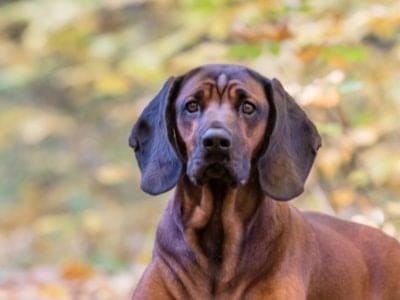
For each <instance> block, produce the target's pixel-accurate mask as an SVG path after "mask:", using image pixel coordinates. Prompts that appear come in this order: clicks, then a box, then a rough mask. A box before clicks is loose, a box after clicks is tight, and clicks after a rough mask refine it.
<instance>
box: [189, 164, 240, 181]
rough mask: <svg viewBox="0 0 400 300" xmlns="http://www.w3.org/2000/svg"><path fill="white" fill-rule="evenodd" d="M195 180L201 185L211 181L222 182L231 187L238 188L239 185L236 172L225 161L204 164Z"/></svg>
mask: <svg viewBox="0 0 400 300" xmlns="http://www.w3.org/2000/svg"><path fill="white" fill-rule="evenodd" d="M194 179H195V182H196V183H197V184H199V185H203V184H206V183H208V182H209V181H221V182H224V183H226V184H228V185H230V186H236V185H237V183H238V179H237V176H236V174H235V172H234V170H233V169H232V167H231V166H230V165H229V163H228V162H225V161H223V160H221V161H213V162H210V163H207V164H203V165H202V166H200V168H199V169H198V171H197V172H196V175H195V176H194Z"/></svg>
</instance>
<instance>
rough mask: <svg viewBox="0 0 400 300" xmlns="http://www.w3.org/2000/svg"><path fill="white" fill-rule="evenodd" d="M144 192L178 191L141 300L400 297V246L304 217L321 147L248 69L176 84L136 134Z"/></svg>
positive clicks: (305, 122) (280, 94) (270, 85)
mask: <svg viewBox="0 0 400 300" xmlns="http://www.w3.org/2000/svg"><path fill="white" fill-rule="evenodd" d="M129 144H130V146H131V147H132V148H133V149H134V151H135V155H136V159H137V162H138V165H139V168H140V170H141V188H142V190H143V191H145V192H146V193H149V194H151V195H158V194H160V193H164V192H166V191H168V190H170V189H172V188H174V187H176V188H175V191H174V194H173V196H172V199H171V200H170V201H169V202H168V205H167V208H166V210H165V212H164V214H163V217H162V220H161V222H160V224H159V226H158V229H157V233H156V241H155V246H154V252H153V258H152V261H151V263H150V265H149V266H148V267H147V269H146V270H145V272H144V274H143V276H142V278H141V280H140V281H139V283H138V285H137V287H136V289H135V291H134V294H133V299H141V300H142V299H201V300H203V299H229V300H234V299H282V300H288V299H289V300H290V299H295V300H300V299H318V300H321V299H324V300H328V299H338V300H343V299H360V300H361V299H362V300H365V299H388V300H389V299H390V300H396V299H400V244H399V242H398V241H396V240H395V239H394V238H392V237H389V236H387V235H385V234H384V233H382V232H381V231H379V230H377V229H374V228H371V227H368V226H364V225H360V224H355V223H351V222H348V221H344V220H340V219H337V218H334V217H331V216H328V215H324V214H320V213H313V212H305V213H303V212H300V211H299V210H297V209H296V208H294V207H293V206H291V205H289V204H288V202H286V201H287V200H291V199H293V198H294V197H296V196H298V195H300V194H301V193H302V192H303V189H304V182H305V180H306V178H307V176H308V173H309V171H310V168H311V166H312V164H313V161H314V158H315V156H316V153H317V151H318V148H319V147H320V145H321V138H320V136H319V134H318V132H317V129H316V128H315V126H314V125H313V123H312V122H311V121H310V120H309V119H308V117H307V116H306V114H305V113H304V111H303V110H302V109H301V108H300V107H299V105H297V104H296V102H295V101H294V99H293V98H292V97H291V96H290V95H289V94H288V93H287V92H286V91H285V89H284V88H283V86H282V85H281V83H280V82H279V81H278V80H277V79H268V78H266V77H264V76H262V75H260V74H259V73H257V72H255V71H253V70H251V69H248V68H246V67H243V66H238V65H228V64H226V65H224V64H221V65H205V66H201V67H198V68H196V69H194V70H191V71H189V72H188V73H186V74H184V75H182V76H179V77H172V78H170V79H169V80H167V82H166V83H165V84H164V86H163V87H162V89H161V91H160V92H159V93H158V95H157V96H156V97H155V98H154V99H153V100H152V101H151V102H150V103H149V104H148V106H147V107H146V108H145V109H144V111H143V113H142V114H141V116H140V117H139V119H138V120H137V122H136V124H135V125H134V127H133V129H132V132H131V135H130V138H129Z"/></svg>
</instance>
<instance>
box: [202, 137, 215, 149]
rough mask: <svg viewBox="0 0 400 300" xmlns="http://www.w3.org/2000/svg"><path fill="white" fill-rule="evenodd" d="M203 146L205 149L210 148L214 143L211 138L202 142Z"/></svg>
mask: <svg viewBox="0 0 400 300" xmlns="http://www.w3.org/2000/svg"><path fill="white" fill-rule="evenodd" d="M203 145H204V147H206V148H212V147H213V146H214V141H213V139H211V138H207V139H204V140H203Z"/></svg>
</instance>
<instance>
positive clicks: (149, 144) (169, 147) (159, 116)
mask: <svg viewBox="0 0 400 300" xmlns="http://www.w3.org/2000/svg"><path fill="white" fill-rule="evenodd" d="M178 81H179V80H178V79H175V78H170V79H168V80H167V82H166V83H165V84H164V86H163V87H162V89H161V91H159V92H158V94H157V95H156V96H155V97H154V99H153V100H151V102H150V103H149V104H148V105H147V107H146V108H145V109H144V111H143V112H142V114H141V115H140V117H139V119H138V120H137V122H136V124H135V125H134V126H133V129H132V132H131V135H130V137H129V145H130V146H131V147H132V148H134V149H135V155H136V159H137V161H138V164H139V168H140V171H141V173H142V179H141V185H140V186H141V188H142V190H143V191H144V192H146V193H149V194H151V195H158V194H161V193H164V192H166V191H168V190H170V189H171V188H173V187H174V186H175V184H176V182H177V181H178V179H179V176H180V175H181V171H182V162H181V160H180V158H179V157H178V154H177V150H176V143H175V132H174V120H173V117H172V113H171V111H172V106H173V103H171V102H173V98H174V97H175V95H176V90H177V85H178Z"/></svg>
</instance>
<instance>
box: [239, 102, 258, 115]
mask: <svg viewBox="0 0 400 300" xmlns="http://www.w3.org/2000/svg"><path fill="white" fill-rule="evenodd" d="M240 109H241V110H242V112H243V113H244V114H246V115H251V114H252V113H253V112H255V110H256V106H255V105H254V104H253V103H250V102H248V101H244V102H243V103H242V105H241V107H240Z"/></svg>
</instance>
